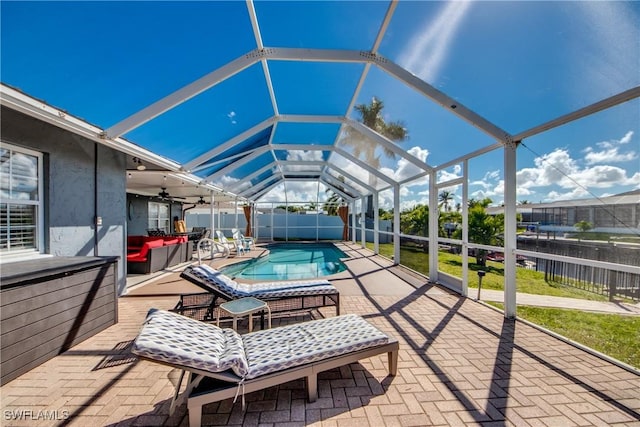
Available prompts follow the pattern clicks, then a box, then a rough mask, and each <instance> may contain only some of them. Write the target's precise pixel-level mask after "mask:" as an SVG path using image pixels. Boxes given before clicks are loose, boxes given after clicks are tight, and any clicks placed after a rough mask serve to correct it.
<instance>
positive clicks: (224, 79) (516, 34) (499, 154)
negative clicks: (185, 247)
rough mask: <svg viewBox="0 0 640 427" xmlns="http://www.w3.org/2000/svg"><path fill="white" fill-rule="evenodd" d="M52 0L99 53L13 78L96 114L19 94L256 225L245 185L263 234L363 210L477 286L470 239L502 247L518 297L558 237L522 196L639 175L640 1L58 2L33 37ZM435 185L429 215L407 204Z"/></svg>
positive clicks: (426, 198)
mask: <svg viewBox="0 0 640 427" xmlns="http://www.w3.org/2000/svg"><path fill="white" fill-rule="evenodd" d="M54 6H55V7H56V8H59V7H63V8H68V10H65V13H64V14H61V15H60V21H58V22H57V24H56V27H57V28H65V22H67V20H68V21H69V22H71V20H74V21H73V22H74V24H73V25H74V26H75V27H74V32H73V33H70V34H69V35H68V36H69V37H70V38H72V40H80V39H81V38H86V39H88V40H89V46H90V49H89V50H90V51H99V52H100V55H94V54H87V58H86V61H76V62H66V61H65V60H63V59H60V60H59V61H57V62H56V61H52V65H51V69H49V70H48V73H49V76H48V79H49V80H53V79H55V80H56V85H55V86H56V88H57V89H55V90H54V89H53V88H50V87H48V86H52V85H50V84H49V83H50V82H49V83H47V79H44V82H42V81H40V82H36V81H35V80H30V79H28V78H27V77H25V76H23V75H21V74H20V73H19V72H18V70H19V69H25V68H26V69H30V67H29V66H28V63H25V62H24V60H22V59H18V55H17V53H16V55H15V58H16V61H18V62H17V64H16V65H15V69H13V67H12V69H8V70H6V72H5V70H4V67H5V66H4V65H3V74H4V75H3V82H4V83H6V84H8V85H11V86H15V87H20V88H21V90H24V91H25V92H27V93H29V94H30V95H33V96H35V97H38V98H42V99H46V101H47V103H49V104H51V105H56V106H60V107H64V108H65V109H66V110H68V111H69V112H70V113H71V114H74V115H78V116H80V117H83V119H85V120H87V121H88V122H90V123H95V124H96V125H95V126H94V125H88V124H86V123H84V122H83V121H81V120H77V119H75V118H74V117H72V116H71V115H67V114H65V113H64V112H63V111H61V110H56V109H55V108H53V107H47V108H43V107H42V106H41V103H40V102H38V101H36V100H34V99H32V98H30V97H29V96H27V95H25V94H24V93H22V92H20V91H18V90H15V89H13V88H11V87H8V86H5V85H3V87H2V101H3V103H12V104H13V105H16V106H19V108H20V110H21V111H24V112H27V113H28V114H32V115H37V116H42V117H45V118H46V120H47V121H50V122H56V123H57V124H59V125H61V126H66V127H68V128H73V129H75V130H78V129H80V130H81V131H82V132H83V135H85V136H86V137H88V138H91V139H94V140H96V141H99V142H100V143H102V144H105V145H107V146H111V147H115V148H117V149H118V150H120V151H124V152H126V153H127V155H128V162H127V171H126V173H127V191H128V192H129V193H131V194H137V195H140V196H149V197H153V196H157V195H158V193H159V192H161V191H166V193H167V194H168V196H167V197H171V198H172V200H173V201H174V202H182V203H183V208H184V209H189V214H188V215H189V216H190V215H192V214H193V212H196V211H195V210H194V209H197V211H198V212H200V213H201V214H203V215H208V216H207V218H208V219H209V221H210V222H209V224H207V225H208V226H209V227H210V228H213V229H214V230H215V229H216V228H217V227H219V228H222V229H224V230H227V229H230V228H234V227H236V228H240V229H242V230H244V229H245V227H246V217H245V216H244V207H245V206H248V207H249V208H248V209H249V210H250V214H249V217H248V218H249V228H250V232H251V234H253V235H256V236H257V237H258V238H259V239H262V240H271V239H273V238H278V239H280V238H281V236H280V235H279V234H277V233H276V232H275V231H274V230H276V229H281V230H279V231H283V232H284V233H285V234H284V240H289V239H291V238H296V239H297V238H302V239H310V240H316V239H322V238H323V236H324V235H325V234H326V233H328V234H327V235H328V236H330V237H329V238H337V239H339V238H341V231H342V226H343V224H344V223H346V225H347V227H348V233H349V234H348V239H350V240H353V241H358V242H361V243H362V244H363V245H365V244H366V243H367V242H368V243H369V244H370V246H371V248H372V249H373V250H374V252H376V253H377V252H380V245H381V244H384V245H393V246H392V248H393V249H392V253H391V256H392V257H393V259H394V261H395V262H397V263H403V256H404V255H403V252H402V248H403V245H410V246H411V245H413V246H415V247H419V248H422V249H423V253H424V254H428V255H425V264H426V266H425V267H426V271H428V275H429V278H430V279H431V280H433V281H438V282H441V283H443V284H445V285H448V286H450V287H453V288H455V289H456V290H457V291H459V292H461V293H462V294H464V295H467V293H468V285H469V280H470V278H471V279H475V275H476V273H475V272H473V271H471V270H470V269H469V264H470V263H473V262H475V259H474V258H473V256H472V255H469V254H470V253H471V254H473V253H475V252H476V251H480V250H482V251H488V252H495V253H501V254H503V258H504V289H505V315H506V316H508V317H512V316H514V314H515V307H516V269H517V265H518V260H519V257H535V258H538V259H558V258H557V257H558V255H557V254H556V255H554V254H547V253H540V252H536V251H532V250H525V249H522V248H520V249H518V233H519V232H518V225H519V224H518V216H517V207H518V205H520V204H523V202H525V203H539V202H550V201H557V200H572V199H579V198H593V199H595V200H596V202H597V201H600V200H602V198H603V197H606V196H610V195H613V194H619V193H625V192H632V191H635V190H638V189H639V188H640V166H639V162H638V156H639V154H640V145H639V143H638V138H639V137H640V120H639V117H640V100H639V97H640V74H639V73H638V64H639V63H640V42H639V40H640V29H639V28H638V22H640V4H638V3H637V2H615V3H605V2H543V3H540V2H409V1H406V2H405V1H400V2H396V1H392V2H252V1H247V2H194V3H188V4H183V3H168V2H157V3H137V4H135V5H134V4H131V3H121V2H114V3H104V4H103V3H97V4H90V3H81V4H65V5H64V6H61V5H60V4H52V5H51V6H48V5H46V4H44V5H41V6H40V7H39V8H38V10H37V11H36V12H35V14H34V15H32V16H31V17H30V20H29V21H28V22H27V21H25V22H21V23H20V24H21V25H25V26H26V28H24V29H16V31H18V34H17V37H18V36H20V35H22V34H25V33H24V31H28V30H29V27H30V26H35V25H49V24H44V23H43V22H45V19H44V17H45V16H47V12H48V9H47V8H48V7H54ZM3 7H17V8H19V7H20V6H19V5H8V6H3ZM40 14H41V15H40ZM89 14H90V16H92V17H93V18H92V19H94V20H95V21H94V22H93V24H92V25H96V23H97V24H98V26H100V25H103V26H105V27H111V26H112V24H113V22H117V23H118V27H119V28H118V31H113V33H110V35H109V36H108V37H99V36H98V34H97V32H96V31H91V28H89V26H88V25H89V24H84V23H82V22H80V21H81V19H78V18H81V17H82V16H89ZM147 16H153V17H154V22H153V24H154V25H150V24H149V23H148V21H149V19H147ZM3 24H4V21H3ZM8 25H9V24H8ZM60 31H63V32H64V31H67V30H64V29H63V30H60ZM115 33H118V34H115ZM71 44H73V43H71ZM21 46H22V48H23V49H26V48H29V49H28V50H26V51H28V52H30V54H29V55H24V53H23V56H28V57H31V55H33V56H37V55H38V53H39V52H42V50H43V47H42V46H40V45H38V43H37V42H36V41H33V40H31V39H25V40H24V43H23V44H22V45H21ZM3 49H4V44H3ZM67 49H70V48H68V47H64V46H63V47H60V51H58V52H56V54H57V55H59V56H60V58H62V57H66V55H67V54H68V55H71V50H67ZM16 52H17V51H16ZM23 52H24V51H23ZM6 55H8V56H11V55H12V51H11V50H10V51H9V52H7V53H6ZM12 59H13V58H12ZM21 61H23V62H21ZM4 62H5V63H6V60H5V61H4ZM78 62H81V63H78ZM72 64H73V66H71V65H72ZM20 67H22V68H20ZM76 73H77V74H78V75H80V74H83V73H86V74H87V75H90V76H92V77H91V79H79V80H78V79H74V78H73V76H75V75H76ZM27 74H28V73H27ZM62 76H67V78H62ZM68 77H71V78H68ZM141 165H143V167H141ZM169 195H170V196H169ZM486 200H489V201H488V202H486V203H485V204H486V206H494V207H502V208H503V209H502V214H503V215H504V221H503V224H502V226H501V227H499V229H500V230H499V231H498V232H497V234H499V235H500V236H499V237H500V238H499V239H498V240H491V241H485V240H480V239H478V238H477V234H474V233H473V232H472V233H471V234H470V232H469V230H470V221H473V219H470V206H474V205H475V204H477V203H478V202H481V201H486ZM602 204H603V205H605V202H604V201H602ZM339 206H346V207H347V208H348V211H347V212H348V216H347V217H345V219H344V220H343V219H340V217H339V216H338V215H336V214H337V212H334V211H337V207H339ZM419 206H428V214H425V215H424V216H423V217H422V218H421V219H420V220H419V221H418V220H416V221H418V222H420V221H421V222H420V226H417V227H409V226H405V224H404V222H402V221H401V218H402V215H403V212H404V213H407V212H411V211H415V210H416V208H417V207H419ZM634 206H635V207H634ZM638 206H640V195H639V196H638V199H637V200H636V203H635V204H633V203H632V206H631V208H630V209H632V211H633V212H635V213H634V214H632V215H640V209H639V208H638ZM634 209H635V210H634ZM186 212H187V211H185V216H187V214H186ZM452 212H455V213H457V215H456V216H455V217H454V216H452V215H451V213H452ZM331 214H332V215H331ZM277 215H282V216H277ZM302 217H304V218H302ZM192 218H193V217H192ZM202 218H203V217H201V219H199V220H198V221H202ZM267 218H268V219H267ZM274 218H275V219H274ZM448 218H449V219H448ZM451 218H455V219H451ZM282 221H284V222H282ZM633 221H635V225H634V222H633ZM633 221H632V223H631V226H629V225H625V227H624V232H625V233H626V234H629V235H631V236H632V237H633V236H635V237H636V238H637V237H638V235H639V234H640V230H639V223H640V216H636V217H635V220H633ZM198 225H202V224H201V223H198ZM336 230H337V233H338V237H335V236H334V234H333V233H334V231H336ZM447 230H448V231H447ZM279 231H278V232H279ZM274 233H276V234H277V235H275V234H274ZM554 237H555V236H554ZM558 237H562V236H558ZM443 248H446V249H447V250H454V249H455V251H457V253H459V254H460V257H461V265H462V273H461V275H460V277H453V276H451V275H450V274H446V273H444V272H443V271H440V268H439V255H438V254H439V249H443ZM554 257H555V258H554ZM562 261H564V262H568V263H571V264H575V265H579V266H590V267H599V268H603V269H605V270H607V271H611V272H615V274H618V273H620V274H629V275H638V274H640V268H639V267H638V266H637V265H633V264H626V263H624V262H617V261H616V260H590V259H581V258H572V257H563V258H562ZM612 274H613V273H612Z"/></svg>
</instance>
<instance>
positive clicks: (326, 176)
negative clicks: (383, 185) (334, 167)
mask: <svg viewBox="0 0 640 427" xmlns="http://www.w3.org/2000/svg"><path fill="white" fill-rule="evenodd" d="M322 178H324V179H325V180H328V181H329V182H332V183H333V185H335V186H338V187H344V188H346V189H347V190H349V191H350V192H352V193H353V194H359V195H363V194H364V193H363V191H362V190H358V189H357V188H355V187H354V186H353V185H351V183H349V182H346V181H340V180H339V179H338V178H336V177H335V176H333V175H331V174H329V173H325V174H323V175H322ZM355 182H356V184H358V185H361V186H362V187H363V188H365V189H367V190H368V191H370V192H372V193H373V192H374V191H375V190H374V189H373V188H372V187H370V186H368V185H363V184H361V183H360V182H359V181H355Z"/></svg>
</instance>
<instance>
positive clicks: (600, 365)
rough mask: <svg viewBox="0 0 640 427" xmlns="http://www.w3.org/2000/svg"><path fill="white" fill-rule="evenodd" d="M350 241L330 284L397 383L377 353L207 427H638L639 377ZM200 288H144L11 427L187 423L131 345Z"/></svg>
mask: <svg viewBox="0 0 640 427" xmlns="http://www.w3.org/2000/svg"><path fill="white" fill-rule="evenodd" d="M338 245H339V246H340V247H341V249H343V250H344V251H345V252H347V253H348V254H349V255H350V257H351V259H350V260H349V261H347V266H348V270H347V271H345V272H343V273H340V274H338V275H336V276H332V282H333V283H334V284H335V286H336V287H338V289H339V290H340V292H341V308H342V312H343V313H345V314H346V313H357V314H360V315H362V316H364V317H365V318H366V319H367V320H368V321H370V322H371V323H373V324H374V325H376V326H377V327H378V328H379V329H381V330H383V331H384V332H386V333H388V334H389V335H393V336H395V337H397V338H398V340H399V341H400V356H399V362H398V375H397V376H395V377H389V376H388V375H387V370H386V364H387V361H386V355H385V356H377V357H372V358H370V359H365V360H362V361H361V362H360V363H354V364H351V365H349V366H344V367H342V368H339V369H334V370H331V371H327V372H325V373H322V374H320V376H319V381H318V384H319V399H318V400H317V401H316V402H314V403H309V402H307V401H306V399H305V389H304V381H302V380H298V381H293V382H290V383H286V384H283V385H281V386H277V387H271V388H269V389H265V390H262V391H258V392H254V393H250V394H247V396H246V401H247V407H246V409H245V410H244V411H243V409H242V404H241V403H240V402H237V403H235V404H234V403H233V402H232V399H228V400H225V401H222V402H219V403H214V404H210V405H207V406H205V407H204V415H203V425H234V426H236V425H237V426H240V425H247V426H258V425H262V426H276V425H277V426H303V425H312V426H423V425H443V426H445V425H451V426H462V425H465V426H466V425H483V426H591V425H593V426H610V425H620V426H623V425H624V426H639V427H640V375H638V373H634V372H630V371H629V370H626V369H623V368H622V367H619V366H617V365H615V364H613V363H610V362H609V361H607V360H603V359H601V358H599V357H597V356H595V355H592V354H590V353H587V352H585V351H583V350H581V349H579V348H576V347H574V346H572V345H570V344H567V343H565V342H563V341H560V340H558V339H556V338H554V337H552V336H550V335H548V334H546V333H544V332H542V331H540V330H538V329H536V328H534V327H532V326H529V325H527V324H525V323H523V322H520V321H513V320H507V319H505V318H504V316H503V315H502V314H501V313H499V312H498V311H496V310H494V309H491V308H490V307H487V306H486V305H484V304H482V303H478V302H475V301H473V300H472V299H468V298H463V297H460V296H459V295H456V294H453V293H451V292H449V291H448V290H446V289H443V288H440V287H438V286H433V285H431V284H429V283H427V282H426V280H425V279H424V278H422V277H420V276H418V275H415V274H412V273H410V272H407V271H405V270H404V269H402V268H399V267H393V266H391V263H390V262H389V261H388V260H386V259H384V258H381V257H379V256H375V255H373V253H371V252H370V251H368V250H366V249H362V248H360V247H359V246H358V245H351V244H349V243H341V244H338ZM252 252H254V253H252V254H251V255H255V254H257V253H258V252H259V250H256V251H252ZM219 263H220V261H216V262H215V263H214V264H219ZM194 288H195V289H194ZM190 291H196V292H198V291H199V288H196V287H195V286H193V285H191V284H189V283H187V282H186V281H184V280H182V279H180V278H179V272H178V271H175V272H167V273H165V274H162V275H159V276H156V277H155V279H154V280H153V281H149V282H147V283H143V284H140V285H138V286H135V287H132V288H131V292H130V293H129V295H128V296H125V297H122V298H120V300H119V323H118V324H116V325H114V326H112V327H110V328H108V329H107V330H105V331H103V332H101V333H99V334H98V335H96V336H94V337H92V338H90V339H88V340H86V341H84V342H83V343H81V344H79V345H77V346H75V347H74V348H72V349H71V350H69V351H67V352H65V353H63V354H61V355H59V356H57V357H55V358H54V359H52V360H49V361H47V362H45V363H44V364H42V365H41V366H39V367H38V368H35V369H33V370H32V371H30V372H28V373H26V374H24V375H22V376H21V377H19V378H17V379H16V380H14V381H12V382H10V383H9V384H7V385H5V386H3V387H1V388H0V401H1V407H2V422H1V425H3V426H52V425H65V426H66V425H73V426H129V425H131V426H186V425H188V417H187V412H186V405H181V406H179V407H178V409H177V411H176V413H175V414H173V415H172V416H170V415H169V402H170V399H171V396H172V392H173V385H172V384H173V383H174V382H175V381H176V379H177V377H178V374H179V372H178V371H177V370H175V369H172V368H170V367H167V366H162V365H159V364H156V363H151V362H147V361H140V360H137V359H136V358H135V357H133V356H132V355H131V354H130V353H129V346H130V343H131V341H132V340H133V339H134V338H135V336H136V334H137V332H138V330H139V328H140V325H141V323H142V321H143V319H144V317H145V315H146V312H147V310H148V309H149V308H151V307H157V308H165V309H168V308H171V307H173V306H174V305H175V303H176V301H177V296H176V295H177V293H180V292H190ZM331 311H332V310H330V311H328V312H327V313H315V314H314V317H318V316H321V315H323V314H324V315H328V316H330V315H333V313H332V312H331ZM309 318H310V317H309V316H308V315H305V316H295V317H285V318H278V319H274V327H275V326H278V325H282V324H286V323H291V322H298V321H304V320H308V319H309ZM243 326H244V327H245V328H246V322H245V323H244V325H243ZM20 411H22V412H20ZM29 411H30V412H29ZM20 414H21V415H20ZM45 418H46V419H45ZM51 418H55V419H51Z"/></svg>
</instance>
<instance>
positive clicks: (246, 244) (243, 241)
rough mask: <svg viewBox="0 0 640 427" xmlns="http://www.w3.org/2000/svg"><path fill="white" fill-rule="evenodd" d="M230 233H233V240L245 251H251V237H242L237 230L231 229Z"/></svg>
mask: <svg viewBox="0 0 640 427" xmlns="http://www.w3.org/2000/svg"><path fill="white" fill-rule="evenodd" d="M231 232H232V233H233V240H235V241H236V242H240V243H241V244H242V246H243V247H244V249H245V250H247V251H250V250H251V249H253V237H244V235H243V234H242V233H240V230H238V229H237V228H232V229H231Z"/></svg>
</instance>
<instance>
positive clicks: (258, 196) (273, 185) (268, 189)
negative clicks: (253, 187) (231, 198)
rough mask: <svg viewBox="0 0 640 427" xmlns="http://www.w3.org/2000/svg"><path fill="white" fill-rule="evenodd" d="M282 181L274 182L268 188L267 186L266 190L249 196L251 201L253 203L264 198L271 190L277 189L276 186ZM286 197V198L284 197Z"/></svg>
mask: <svg viewBox="0 0 640 427" xmlns="http://www.w3.org/2000/svg"><path fill="white" fill-rule="evenodd" d="M283 182H284V181H283V180H280V181H276V182H274V183H273V184H271V185H270V186H268V187H267V188H265V189H264V190H262V191H260V192H258V193H255V194H254V195H252V196H251V200H253V201H254V202H257V201H258V200H259V199H260V197H262V196H264V195H265V194H267V193H268V192H269V191H271V190H273V189H274V188H275V187H277V186H278V185H280V184H282V183H283ZM285 194H286V191H285ZM285 197H286V196H285Z"/></svg>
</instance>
